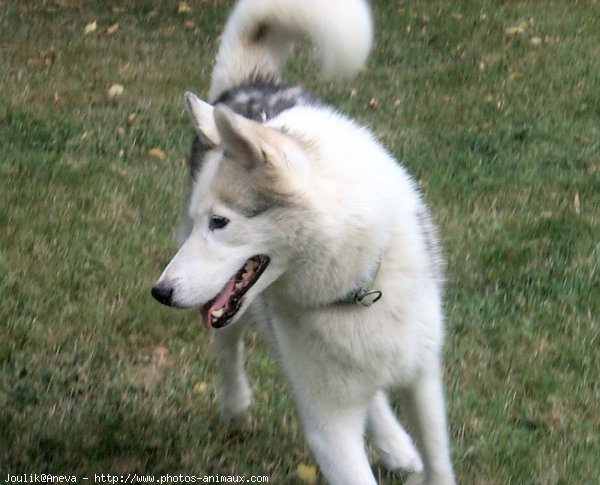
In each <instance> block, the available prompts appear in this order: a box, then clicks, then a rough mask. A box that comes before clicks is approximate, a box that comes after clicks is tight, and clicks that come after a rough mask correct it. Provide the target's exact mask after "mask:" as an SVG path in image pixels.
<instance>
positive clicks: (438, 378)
mask: <svg viewBox="0 0 600 485" xmlns="http://www.w3.org/2000/svg"><path fill="white" fill-rule="evenodd" d="M401 397H402V402H401V405H402V406H403V409H405V410H406V412H407V417H408V418H409V419H410V420H411V422H412V423H413V424H414V427H411V429H414V430H415V441H416V443H417V448H418V449H419V452H420V453H421V458H422V459H423V465H424V472H423V476H422V477H421V480H420V481H415V482H413V481H410V483H419V484H420V485H454V484H455V483H456V482H455V479H454V472H453V471H452V463H451V461H450V447H449V444H448V430H447V425H446V411H445V408H444V393H443V389H442V374H441V370H440V366H439V364H438V363H435V364H434V365H432V367H430V368H427V369H423V371H422V373H421V374H420V376H419V377H418V378H417V379H416V380H415V382H414V383H413V384H412V385H411V386H410V387H407V388H405V389H402V390H401ZM411 478H412V477H411ZM415 478H416V477H415Z"/></svg>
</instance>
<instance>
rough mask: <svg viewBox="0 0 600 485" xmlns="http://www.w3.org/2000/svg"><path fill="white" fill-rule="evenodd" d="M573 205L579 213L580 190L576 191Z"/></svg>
mask: <svg viewBox="0 0 600 485" xmlns="http://www.w3.org/2000/svg"><path fill="white" fill-rule="evenodd" d="M573 207H574V208H575V213H576V214H579V210H580V207H581V199H580V198H579V192H575V197H574V198H573Z"/></svg>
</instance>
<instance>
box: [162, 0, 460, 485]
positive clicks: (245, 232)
mask: <svg viewBox="0 0 600 485" xmlns="http://www.w3.org/2000/svg"><path fill="white" fill-rule="evenodd" d="M303 38H307V39H308V40H309V41H310V42H311V43H312V44H313V45H314V46H315V48H316V53H317V57H318V61H319V62H320V65H321V70H322V73H323V76H324V77H325V78H333V77H335V76H348V75H352V74H353V73H356V72H357V71H358V70H359V69H360V68H361V67H362V66H363V64H364V62H365V61H366V59H367V57H368V54H369V51H370V48H371V44H372V39H373V25H372V18H371V12H370V8H369V5H368V3H367V2H366V0H327V1H326V2H321V1H319V0H240V1H239V2H238V3H237V4H236V5H235V6H234V9H233V11H232V13H231V14H230V17H229V19H228V21H227V23H226V25H225V29H224V33H223V36H222V39H221V43H220V47H219V51H218V54H217V58H216V64H215V67H214V70H213V74H212V79H211V86H210V94H209V102H206V101H203V100H201V99H200V98H198V97H197V96H196V95H194V94H192V93H189V92H188V93H186V94H185V105H186V107H187V111H188V112H189V114H190V117H191V120H192V123H193V125H194V128H195V130H196V135H197V136H196V138H195V140H194V143H193V147H192V154H191V157H190V171H191V190H190V195H189V200H188V204H187V210H186V213H185V214H184V216H183V219H182V225H181V229H180V233H181V240H182V243H181V246H180V248H179V250H178V252H177V253H176V255H175V256H174V257H173V259H172V260H171V262H170V263H169V264H168V265H167V267H166V268H165V270H164V272H163V273H162V275H161V276H160V278H159V279H158V281H157V283H156V285H155V286H154V287H153V288H152V295H153V296H154V297H155V298H156V299H157V300H158V301H159V302H161V303H163V304H165V305H169V306H172V307H175V308H188V309H190V308H193V309H199V311H200V313H201V316H202V320H203V322H204V326H205V327H206V328H208V329H212V331H211V333H212V335H213V339H214V346H215V349H216V356H217V364H218V369H219V371H218V372H219V397H220V406H221V415H222V418H223V421H225V422H230V423H231V422H238V421H243V420H244V419H247V418H246V417H247V415H248V414H247V413H248V407H249V406H250V402H251V389H250V385H249V383H248V380H247V378H246V375H245V372H244V365H243V361H244V355H243V354H244V347H243V340H242V336H243V333H244V330H245V329H246V328H247V327H248V326H255V327H257V328H258V329H259V330H260V331H261V332H262V333H263V334H264V336H265V339H266V340H267V341H268V342H269V343H270V344H271V346H272V347H273V348H274V353H275V355H276V357H277V359H278V360H279V361H280V363H281V365H282V367H283V369H284V372H285V374H286V376H287V378H288V380H289V384H290V387H291V389H292V392H293V394H294V397H295V400H296V403H297V408H298V412H299V415H300V418H301V420H302V423H303V426H304V432H305V436H306V439H307V441H308V444H309V446H310V448H311V449H312V451H313V453H314V456H315V458H316V461H317V463H318V465H319V467H320V470H321V473H322V474H323V475H324V477H325V478H326V480H327V481H328V482H329V483H330V484H333V485H348V484H357V485H370V484H375V483H376V480H375V477H374V475H373V472H372V469H371V466H370V464H369V461H368V457H367V453H366V451H365V439H364V436H365V432H366V429H367V428H369V429H370V431H371V436H372V438H373V440H374V444H375V446H376V448H377V449H378V450H379V452H380V457H381V460H382V461H383V463H384V464H385V465H386V466H387V467H389V468H390V469H391V470H409V471H412V472H415V473H414V474H413V475H412V476H411V481H414V482H415V483H422V484H427V485H450V484H454V483H455V478H454V472H453V469H452V463H451V459H450V451H449V438H448V434H447V423H446V420H447V418H446V411H445V404H444V393H443V384H442V362H441V354H442V346H443V338H444V318H443V311H442V290H443V265H442V262H441V257H440V250H439V244H438V238H437V235H436V229H435V227H434V225H433V223H432V222H431V218H430V216H429V212H428V209H427V207H426V206H425V204H424V202H423V200H422V198H421V196H420V195H419V192H418V190H417V187H416V185H415V182H414V181H413V180H412V179H411V177H410V176H409V175H408V174H407V172H406V171H405V169H404V168H403V167H402V166H401V165H400V164H399V163H398V162H397V161H396V160H395V159H394V158H393V156H392V155H391V154H390V153H389V152H388V151H386V150H385V148H384V147H383V146H382V145H381V144H380V142H378V141H377V140H376V139H375V137H374V136H373V134H372V133H370V132H369V131H368V130H367V129H366V128H364V127H361V126H359V125H358V124H357V123H356V122H354V121H352V120H350V119H348V118H346V117H345V116H343V115H341V114H339V113H338V112H336V111H335V110H333V109H332V108H331V107H328V106H326V105H324V104H323V103H322V102H321V101H320V100H319V99H318V98H317V97H316V96H313V95H311V94H309V93H307V92H305V91H304V90H303V89H302V88H300V87H296V86H286V85H283V84H282V83H281V76H282V72H283V70H284V65H285V61H286V59H287V58H288V56H289V55H290V52H291V49H292V47H293V46H294V45H295V44H296V43H297V41H298V40H300V39H303ZM388 391H394V392H396V393H398V396H399V398H400V403H401V406H402V409H403V411H404V412H405V415H406V418H407V419H408V420H409V422H410V424H411V425H412V427H411V429H412V430H413V434H414V443H413V440H412V439H411V437H410V436H409V435H408V434H407V432H406V431H405V430H404V429H403V427H402V426H401V425H400V424H399V422H398V421H397V419H396V417H395V416H394V413H393V411H392V409H391V406H390V404H389V402H388V398H387V395H386V392H388Z"/></svg>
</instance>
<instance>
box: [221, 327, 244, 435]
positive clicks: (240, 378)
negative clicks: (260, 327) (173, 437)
mask: <svg viewBox="0 0 600 485" xmlns="http://www.w3.org/2000/svg"><path fill="white" fill-rule="evenodd" d="M242 318H243V319H244V320H245V319H247V318H248V317H247V316H244V317H242ZM244 320H240V321H238V322H236V323H235V324H234V325H230V326H227V327H225V328H220V329H214V330H213V345H214V348H215V353H216V357H217V368H218V374H219V402H220V408H221V419H222V420H223V422H224V423H226V424H232V425H234V426H239V425H241V426H243V425H245V424H247V423H248V421H249V419H250V416H249V414H248V407H249V406H250V403H251V400H252V390H251V389H250V385H249V384H248V378H247V377H246V372H245V371H244V341H243V339H242V337H243V333H244V330H245V327H246V322H245V321H244Z"/></svg>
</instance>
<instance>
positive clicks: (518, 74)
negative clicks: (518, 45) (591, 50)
mask: <svg viewBox="0 0 600 485" xmlns="http://www.w3.org/2000/svg"><path fill="white" fill-rule="evenodd" d="M524 77H525V74H524V73H523V71H512V72H511V73H510V74H509V75H508V80H509V81H520V80H521V79H523V78H524Z"/></svg>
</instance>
